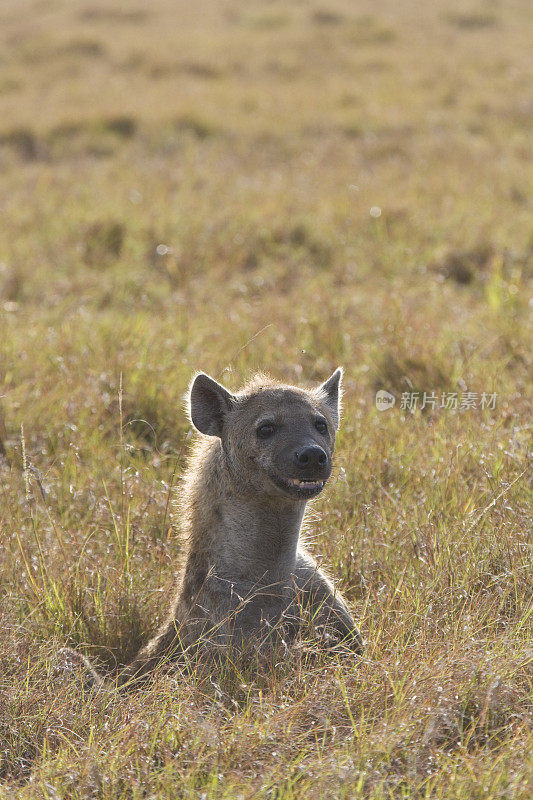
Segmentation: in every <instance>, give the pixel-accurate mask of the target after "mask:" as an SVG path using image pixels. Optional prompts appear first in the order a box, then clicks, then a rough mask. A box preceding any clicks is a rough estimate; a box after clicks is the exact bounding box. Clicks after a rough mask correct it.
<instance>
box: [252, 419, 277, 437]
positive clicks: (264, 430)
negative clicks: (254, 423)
mask: <svg viewBox="0 0 533 800" xmlns="http://www.w3.org/2000/svg"><path fill="white" fill-rule="evenodd" d="M273 433H274V426H273V425H272V423H271V422H265V423H263V425H260V426H259V427H258V429H257V430H256V434H257V438H258V439H269V438H270V437H271V436H272V435H273Z"/></svg>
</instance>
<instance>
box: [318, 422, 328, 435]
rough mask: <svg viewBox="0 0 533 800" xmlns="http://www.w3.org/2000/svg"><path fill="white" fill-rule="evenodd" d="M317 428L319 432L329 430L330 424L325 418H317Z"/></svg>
mask: <svg viewBox="0 0 533 800" xmlns="http://www.w3.org/2000/svg"><path fill="white" fill-rule="evenodd" d="M315 428H316V429H317V431H318V432H319V433H327V432H328V425H327V422H326V420H325V419H317V421H316V422H315Z"/></svg>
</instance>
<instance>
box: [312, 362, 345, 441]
mask: <svg viewBox="0 0 533 800" xmlns="http://www.w3.org/2000/svg"><path fill="white" fill-rule="evenodd" d="M342 373H343V369H342V367H337V369H336V370H335V372H334V373H333V375H331V377H330V378H328V379H327V381H325V382H324V383H323V384H322V386H320V388H319V390H318V391H319V394H320V396H321V399H322V402H323V403H324V405H325V406H326V408H327V410H328V411H329V413H330V414H331V417H332V419H333V424H334V425H335V427H336V428H338V427H339V421H340V416H341V399H342V389H341V379H342Z"/></svg>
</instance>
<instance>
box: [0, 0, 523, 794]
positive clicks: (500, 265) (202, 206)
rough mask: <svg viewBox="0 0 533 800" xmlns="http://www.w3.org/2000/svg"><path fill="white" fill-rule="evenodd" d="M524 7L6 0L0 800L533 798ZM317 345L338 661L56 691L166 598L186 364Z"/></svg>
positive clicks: (0, 112)
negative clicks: (340, 605)
mask: <svg viewBox="0 0 533 800" xmlns="http://www.w3.org/2000/svg"><path fill="white" fill-rule="evenodd" d="M532 32H533V7H532V5H531V3H530V2H529V0H485V1H484V0H457V2H454V3H450V2H447V0H428V2H422V1H421V0H402V2H397V0H382V2H379V3H376V2H371V0H352V2H349V0H335V1H334V2H333V1H331V2H330V0H294V2H290V3H289V2H280V1H278V0H272V1H271V2H266V1H265V2H259V0H253V2H250V0H249V1H248V2H246V0H218V1H217V0H195V2H194V3H190V2H185V0H152V2H150V3H141V2H140V0H136V2H118V0H110V2H104V0H83V2H81V1H80V0H69V1H68V2H67V0H50V2H44V1H43V0H19V2H16V3H15V2H9V0H1V2H0V40H1V48H0V170H1V173H0V174H1V187H2V191H1V193H0V214H1V224H0V623H1V624H0V665H1V666H0V798H2V800H4V798H6V800H7V798H21V800H29V799H30V798H31V799H32V800H33V798H48V800H60V799H61V800H63V798H64V799H65V800H67V799H68V800H70V799H71V798H102V800H119V798H132V800H133V798H135V799H137V798H150V800H160V798H189V797H191V798H196V797H198V798H204V799H207V798H228V800H237V798H242V800H248V798H252V797H253V798H258V799H259V798H271V799H274V798H275V800H307V799H308V798H310V799H312V800H313V799H314V798H359V797H361V798H369V799H370V798H372V800H378V799H380V800H381V799H383V800H385V798H404V799H408V798H442V800H454V799H459V798H461V800H476V799H477V798H484V799H486V800H493V799H494V798H517V799H518V798H520V800H526V798H529V797H530V796H531V794H530V792H531V791H532V788H533V757H532V753H533V734H532V730H533V728H532V724H533V695H532V684H533V645H532V626H533V616H532V612H533V570H532V562H531V541H532V540H531V531H532V527H533V520H532V516H531V500H532V495H531V462H530V461H529V462H528V446H529V448H530V449H531V397H532V389H533V380H532V350H531V342H532V330H531V310H532V305H533V302H532V294H533V293H532V283H533V281H532V278H533V270H532V261H533V222H532V202H531V188H532V187H531V183H532V177H533V173H532V170H531V164H532V160H531V156H532V151H531V138H530V135H531V127H532V124H533V113H532V112H533V106H532V102H531V88H532V85H533V82H532V78H533V69H532V62H531V49H530V46H531V35H532ZM338 364H342V365H343V366H344V367H345V402H344V417H343V424H342V428H341V432H340V435H339V439H338V450H337V463H336V469H335V476H334V478H333V479H332V481H331V482H330V484H329V486H328V487H327V488H326V490H325V492H324V493H323V495H322V496H321V497H320V498H319V499H318V500H317V501H315V502H314V503H313V506H312V509H310V513H309V515H308V528H309V539H310V541H311V542H312V550H313V552H314V553H315V554H316V555H317V556H319V559H320V561H321V563H322V564H323V565H324V566H325V567H326V568H327V569H328V570H329V571H330V573H331V574H332V575H334V576H336V578H337V579H338V581H339V585H340V586H341V587H342V589H343V591H344V592H345V594H346V597H347V598H348V599H349V601H350V604H351V606H352V608H353V610H354V612H355V614H356V616H357V618H358V620H359V622H360V627H361V630H362V632H363V635H364V637H365V640H366V641H367V649H366V653H365V656H364V658H363V659H362V660H361V661H360V662H358V663H354V662H353V661H351V660H347V659H344V658H341V657H340V656H336V655H327V654H323V653H322V654H321V653H314V652H313V648H312V647H311V645H308V646H305V643H303V644H302V645H300V646H299V647H297V648H295V650H294V652H293V653H292V654H291V655H290V656H289V657H287V658H286V659H284V660H282V661H281V662H280V663H279V664H276V665H274V666H273V667H272V668H271V669H265V670H264V671H262V672H261V673H260V674H253V673H250V674H241V673H238V672H237V671H235V670H233V671H232V670H229V669H228V671H227V673H226V674H224V675H222V676H219V675H215V676H214V677H213V679H212V680H211V681H206V680H200V679H199V678H197V677H195V676H188V677H187V676H180V675H176V676H166V677H165V676H159V677H158V678H157V679H156V680H155V681H154V682H153V683H152V684H150V685H149V686H148V687H147V688H146V689H144V690H143V691H139V692H137V693H133V694H130V695H128V696H122V695H119V694H117V695H116V696H113V697H111V698H109V697H105V698H104V697H96V698H95V697H91V696H90V695H88V694H83V692H82V691H81V690H80V686H79V685H78V684H77V683H76V681H74V680H67V679H66V677H65V675H64V674H63V673H62V672H61V670H60V669H58V664H57V651H58V649H59V648H60V647H61V646H62V645H64V644H67V643H69V644H70V645H72V646H75V647H78V648H80V649H83V650H84V651H85V652H86V653H87V654H89V655H91V657H93V658H95V659H97V660H98V661H99V663H100V664H101V665H102V667H104V668H112V667H113V666H114V665H116V664H117V663H118V664H124V663H125V662H127V661H128V659H130V658H131V657H132V655H133V654H134V653H135V651H136V650H137V648H138V646H139V645H140V644H141V643H143V642H145V641H146V639H147V637H148V636H149V634H150V632H151V631H152V630H153V629H154V628H155V626H156V624H157V623H158V621H159V620H160V619H161V618H162V616H163V615H164V614H165V612H166V610H167V605H168V600H169V595H170V593H171V591H172V585H173V573H174V570H175V567H176V564H177V560H178V558H179V541H178V539H177V536H176V535H175V532H174V531H175V528H176V527H177V525H178V523H179V520H178V519H176V512H175V510H174V508H173V505H172V495H173V492H174V491H175V486H176V484H178V483H179V476H180V474H181V473H182V472H183V470H184V468H185V464H186V455H187V450H188V448H189V443H190V439H191V436H192V432H191V430H190V425H189V423H188V421H187V419H186V417H185V414H184V412H183V396H184V393H185V391H186V388H187V385H188V383H189V380H190V378H191V375H192V374H193V372H194V371H195V370H198V369H201V370H205V371H207V372H209V373H210V374H212V375H213V376H214V377H216V378H217V379H219V380H222V381H223V382H225V383H226V384H227V385H229V386H230V387H232V388H237V387H238V386H239V385H241V383H242V382H243V381H244V380H245V379H247V378H248V377H250V375H251V374H253V372H254V371H255V370H258V369H261V370H265V371H268V372H270V373H271V374H272V375H273V376H275V377H276V378H279V379H282V380H285V381H287V382H290V383H302V384H304V385H308V384H313V382H316V381H319V380H323V379H325V378H326V377H327V376H328V375H329V374H330V373H331V372H332V370H333V369H334V368H335V367H336V366H337V365H338ZM378 389H384V390H387V391H389V392H392V393H393V394H394V395H395V397H396V404H395V406H394V408H391V409H389V410H387V411H379V410H378V409H377V408H376V404H375V394H376V391H377V390H378ZM417 392H418V393H419V402H418V406H417V408H416V409H414V408H402V405H405V398H404V402H403V403H402V400H401V398H402V393H408V395H409V398H408V399H409V404H410V405H413V403H412V400H413V396H412V395H414V393H417ZM424 392H426V393H427V395H428V396H430V395H431V393H435V397H436V398H437V402H436V403H432V402H427V398H426V404H425V408H423V409H421V407H420V406H421V405H423V393H424ZM453 393H457V400H458V406H459V407H458V408H454V407H453V406H454V402H453ZM469 393H472V394H469ZM443 394H444V398H445V400H444V403H442V402H441V398H442V396H443ZM433 406H434V407H433ZM529 455H530V454H529ZM528 470H529V471H528Z"/></svg>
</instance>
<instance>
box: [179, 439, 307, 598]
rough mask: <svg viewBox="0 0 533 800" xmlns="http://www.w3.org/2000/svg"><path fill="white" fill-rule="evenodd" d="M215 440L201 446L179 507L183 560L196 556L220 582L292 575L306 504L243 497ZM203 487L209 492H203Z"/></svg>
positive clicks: (282, 578) (275, 579)
mask: <svg viewBox="0 0 533 800" xmlns="http://www.w3.org/2000/svg"><path fill="white" fill-rule="evenodd" d="M219 444H220V443H219V441H218V440H216V441H208V442H206V443H204V444H203V446H202V447H201V449H200V450H199V451H198V453H197V456H196V464H197V465H201V466H200V468H199V469H194V467H195V460H194V459H193V469H192V479H191V481H190V483H189V485H188V486H187V487H185V497H184V502H183V509H182V511H185V512H186V513H185V514H184V517H185V519H186V521H187V528H188V530H186V531H185V535H186V540H187V541H188V560H189V561H190V560H191V558H192V559H197V558H198V556H199V554H200V553H201V554H202V558H203V560H204V561H205V563H206V567H207V569H208V571H210V572H212V573H213V574H216V575H218V576H219V577H221V578H223V579H228V580H240V581H247V580H248V581H250V582H252V583H262V584H265V585H267V584H269V583H274V582H278V581H286V580H288V579H289V577H290V575H291V573H292V572H293V571H294V568H295V564H296V553H297V549H298V541H299V537H300V530H301V527H302V520H303V516H304V512H305V506H306V503H305V502H298V501H292V500H284V499H283V498H280V499H279V500H275V499H273V498H271V497H269V498H267V497H264V496H257V495H253V494H249V493H245V492H243V491H242V490H240V489H239V487H238V486H236V485H235V484H234V482H233V481H232V479H231V477H230V475H229V472H228V469H227V466H226V464H225V460H224V454H223V452H222V448H221V447H220V446H219ZM206 487H208V491H207V492H206Z"/></svg>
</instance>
